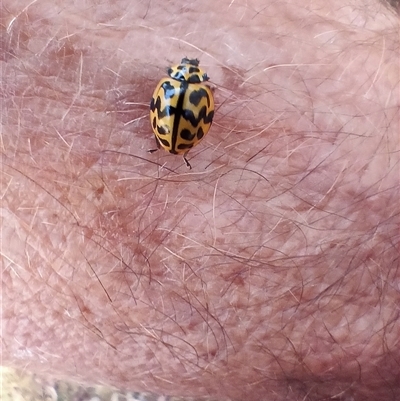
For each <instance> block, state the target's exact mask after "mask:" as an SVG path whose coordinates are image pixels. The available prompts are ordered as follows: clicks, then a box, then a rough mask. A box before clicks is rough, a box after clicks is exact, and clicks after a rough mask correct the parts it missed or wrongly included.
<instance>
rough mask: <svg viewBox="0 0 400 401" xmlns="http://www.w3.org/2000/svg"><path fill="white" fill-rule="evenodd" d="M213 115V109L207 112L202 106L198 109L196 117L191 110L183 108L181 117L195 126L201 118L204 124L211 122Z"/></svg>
mask: <svg viewBox="0 0 400 401" xmlns="http://www.w3.org/2000/svg"><path fill="white" fill-rule="evenodd" d="M213 117H214V110H211V111H210V112H209V113H208V114H207V107H206V106H203V107H202V108H201V109H200V111H199V115H198V117H195V115H194V114H193V111H192V110H187V109H186V110H183V111H182V118H184V119H185V120H187V121H189V122H190V124H191V125H192V126H193V127H197V126H198V125H199V124H200V122H201V121H202V120H203V122H204V124H211V123H212V120H213Z"/></svg>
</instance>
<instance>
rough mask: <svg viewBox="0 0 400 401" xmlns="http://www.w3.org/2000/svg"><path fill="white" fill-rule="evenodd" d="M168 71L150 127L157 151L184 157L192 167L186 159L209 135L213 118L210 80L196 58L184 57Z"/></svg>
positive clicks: (155, 99)
mask: <svg viewBox="0 0 400 401" xmlns="http://www.w3.org/2000/svg"><path fill="white" fill-rule="evenodd" d="M167 72H168V75H169V77H165V78H163V79H161V81H160V82H159V83H158V85H157V87H156V89H155V90H154V93H153V97H152V98H151V102H150V122H151V127H152V128H153V132H154V135H155V137H156V142H157V149H159V148H160V147H162V148H163V149H165V150H166V151H167V152H169V153H173V154H181V155H183V160H184V161H185V163H186V166H187V167H189V168H192V167H191V165H190V163H189V162H188V160H187V159H186V156H187V154H188V152H189V151H190V149H191V148H192V147H193V146H196V145H197V144H198V143H199V142H200V141H201V140H202V139H203V138H204V136H205V135H206V134H207V132H208V130H209V129H210V127H211V123H212V120H213V117H214V98H213V94H212V92H211V89H210V87H209V86H208V85H206V84H205V82H206V81H208V79H209V78H208V76H207V74H206V73H205V72H204V71H203V70H201V69H200V68H199V60H197V59H193V60H190V59H188V58H184V59H182V61H181V63H180V64H178V65H175V66H172V67H170V68H168V70H167ZM157 149H152V150H149V152H155V151H156V150H157Z"/></svg>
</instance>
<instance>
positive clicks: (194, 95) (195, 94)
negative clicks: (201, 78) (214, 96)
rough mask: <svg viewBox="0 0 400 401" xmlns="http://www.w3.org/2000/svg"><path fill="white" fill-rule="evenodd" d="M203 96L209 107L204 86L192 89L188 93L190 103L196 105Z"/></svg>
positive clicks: (208, 97) (208, 99)
mask: <svg viewBox="0 0 400 401" xmlns="http://www.w3.org/2000/svg"><path fill="white" fill-rule="evenodd" d="M204 98H206V99H207V105H208V107H210V96H209V95H208V92H207V91H206V90H205V89H204V88H200V89H198V90H194V91H192V92H191V93H190V95H189V101H190V103H192V104H194V105H195V106H196V107H197V106H198V105H199V103H200V102H201V101H202V100H203V99H204Z"/></svg>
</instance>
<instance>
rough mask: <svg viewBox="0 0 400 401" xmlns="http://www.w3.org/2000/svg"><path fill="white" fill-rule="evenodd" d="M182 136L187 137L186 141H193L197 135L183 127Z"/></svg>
mask: <svg viewBox="0 0 400 401" xmlns="http://www.w3.org/2000/svg"><path fill="white" fill-rule="evenodd" d="M180 136H181V138H182V139H185V140H186V141H192V140H193V139H194V137H195V135H194V134H193V133H192V132H190V131H189V130H188V129H183V130H182V131H181V135H180Z"/></svg>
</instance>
